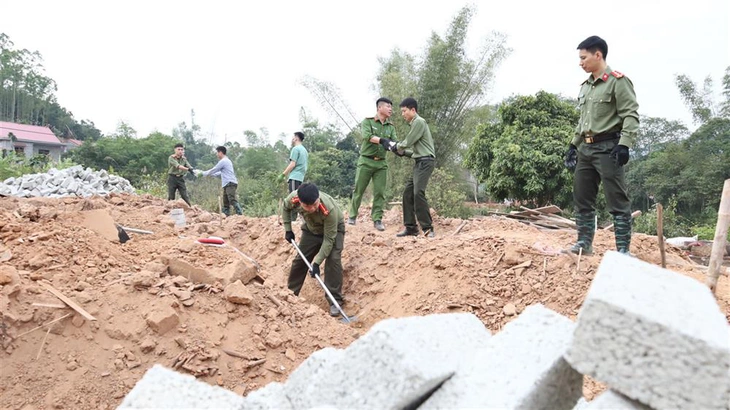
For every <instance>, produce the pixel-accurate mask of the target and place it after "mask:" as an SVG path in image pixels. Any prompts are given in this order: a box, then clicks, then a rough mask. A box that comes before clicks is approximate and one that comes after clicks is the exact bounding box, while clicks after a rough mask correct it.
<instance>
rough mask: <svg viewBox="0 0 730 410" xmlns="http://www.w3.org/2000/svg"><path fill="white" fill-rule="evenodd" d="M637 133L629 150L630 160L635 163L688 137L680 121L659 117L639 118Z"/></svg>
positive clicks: (686, 130) (687, 131)
mask: <svg viewBox="0 0 730 410" xmlns="http://www.w3.org/2000/svg"><path fill="white" fill-rule="evenodd" d="M639 124H640V126H639V133H638V135H637V136H636V141H634V145H633V147H632V149H631V157H632V158H631V159H632V161H636V160H638V159H641V158H644V157H646V156H647V155H649V154H651V153H652V152H654V151H659V150H661V149H664V147H666V146H667V145H668V144H671V143H676V142H679V141H681V140H683V139H686V138H687V137H688V136H689V130H688V129H687V127H686V126H685V125H684V124H682V123H681V122H680V121H676V120H667V119H666V118H659V117H645V116H642V117H641V121H639Z"/></svg>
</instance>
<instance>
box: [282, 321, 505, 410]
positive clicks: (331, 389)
mask: <svg viewBox="0 0 730 410" xmlns="http://www.w3.org/2000/svg"><path fill="white" fill-rule="evenodd" d="M489 337H490V334H489V331H488V330H487V329H486V328H485V327H484V324H482V322H481V321H480V320H479V319H478V318H477V317H476V316H474V315H472V314H466V313H458V314H438V315H429V316H418V317H406V318H398V319H386V320H383V321H381V322H378V323H377V324H375V326H373V327H372V328H371V329H370V331H368V332H367V333H366V334H365V335H363V336H362V337H360V338H359V339H358V340H356V341H355V342H353V343H352V344H351V345H350V346H349V347H348V348H347V349H345V350H344V352H342V353H341V354H340V356H341V357H340V358H339V360H332V361H331V362H328V363H326V364H324V365H321V366H320V365H317V366H319V367H318V368H319V370H318V371H317V372H316V377H306V378H305V377H302V378H301V379H299V376H297V377H295V374H292V377H290V380H289V381H287V383H286V390H287V397H289V400H290V401H291V403H292V405H293V406H294V408H310V407H321V406H331V407H336V408H341V409H348V408H356V409H366V408H371V409H394V408H408V407H409V406H415V405H416V404H417V403H420V401H422V400H423V396H424V395H426V394H428V393H430V391H431V390H432V389H434V388H436V387H438V386H439V385H440V384H441V383H443V382H444V381H445V380H447V379H448V378H449V377H451V375H453V373H454V371H455V370H456V369H457V368H458V367H459V366H460V365H461V364H462V363H463V362H465V361H467V360H469V359H470V358H471V357H472V356H473V354H474V353H475V351H476V350H478V349H479V348H484V347H485V346H486V342H487V341H488V340H489ZM306 364H307V362H305V365H306ZM303 366H304V365H303ZM313 367H314V365H313ZM302 370H303V371H302V376H304V375H305V373H306V372H305V371H304V369H302ZM299 371H300V369H297V371H296V372H295V373H297V372H299ZM297 379H299V380H297ZM295 380H297V381H296V382H295ZM302 384H305V386H302ZM307 384H308V385H307Z"/></svg>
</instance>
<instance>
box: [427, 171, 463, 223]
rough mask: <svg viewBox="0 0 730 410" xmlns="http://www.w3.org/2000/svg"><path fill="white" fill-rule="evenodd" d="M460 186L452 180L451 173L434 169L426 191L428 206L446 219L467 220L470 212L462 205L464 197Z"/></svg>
mask: <svg viewBox="0 0 730 410" xmlns="http://www.w3.org/2000/svg"><path fill="white" fill-rule="evenodd" d="M462 185H463V184H462V183H460V182H459V181H458V180H457V179H456V178H454V175H453V172H448V171H447V170H445V169H443V168H437V169H435V170H434V171H433V174H432V175H431V179H430V180H429V182H428V188H427V190H426V196H427V198H428V202H429V205H430V206H431V207H432V208H433V209H435V210H436V212H438V214H439V215H440V216H443V217H446V218H469V217H470V216H471V215H472V212H471V210H470V209H469V208H468V207H466V206H465V205H464V201H465V200H466V196H465V195H464V192H465V188H464V187H463V186H462Z"/></svg>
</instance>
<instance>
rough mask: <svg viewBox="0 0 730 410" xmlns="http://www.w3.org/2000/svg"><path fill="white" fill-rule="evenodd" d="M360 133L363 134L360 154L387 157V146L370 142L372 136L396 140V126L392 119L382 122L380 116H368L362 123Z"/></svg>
mask: <svg viewBox="0 0 730 410" xmlns="http://www.w3.org/2000/svg"><path fill="white" fill-rule="evenodd" d="M360 133H361V134H362V144H361V145H360V155H364V156H366V157H378V158H385V152H386V151H385V148H383V146H382V145H380V144H375V143H372V142H370V138H371V137H378V138H388V139H389V140H393V141H395V139H396V138H397V137H396V135H395V126H394V125H393V123H392V122H390V119H387V120H385V122H384V123H383V122H380V119H379V118H376V117H367V118H365V119H364V120H363V121H362V122H361V123H360Z"/></svg>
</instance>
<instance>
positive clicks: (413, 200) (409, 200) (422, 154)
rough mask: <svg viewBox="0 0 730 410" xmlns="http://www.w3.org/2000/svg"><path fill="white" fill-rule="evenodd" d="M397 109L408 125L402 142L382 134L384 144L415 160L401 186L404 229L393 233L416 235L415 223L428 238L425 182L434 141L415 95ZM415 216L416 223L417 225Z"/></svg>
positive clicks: (431, 232) (430, 233)
mask: <svg viewBox="0 0 730 410" xmlns="http://www.w3.org/2000/svg"><path fill="white" fill-rule="evenodd" d="M400 111H401V115H403V118H404V119H405V120H406V122H407V123H408V125H409V126H410V130H409V131H408V135H406V138H405V140H404V141H403V142H395V141H390V140H388V139H386V138H381V139H380V142H381V144H383V147H385V148H386V149H388V150H389V151H392V152H393V153H395V154H397V155H399V156H403V155H404V154H405V155H407V156H410V157H411V158H413V159H414V160H415V164H414V165H413V175H411V176H410V177H409V178H408V181H406V187H405V189H404V190H403V224H404V225H405V226H406V229H405V230H404V231H403V232H401V233H399V234H397V235H396V236H410V235H412V236H416V235H418V225H420V226H421V229H422V230H423V232H424V233H425V234H426V236H428V237H429V238H433V237H434V236H435V235H436V234H435V233H434V230H433V221H432V219H431V210H430V208H429V206H428V201H427V200H426V186H427V185H428V180H429V178H431V174H432V173H433V169H434V167H435V162H436V150H435V148H434V145H433V137H431V130H429V128H428V124H426V120H424V119H423V118H421V116H420V115H418V102H417V101H416V100H415V98H411V97H408V98H406V99H404V100H403V101H402V102H401V103H400ZM416 220H418V225H416Z"/></svg>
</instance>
